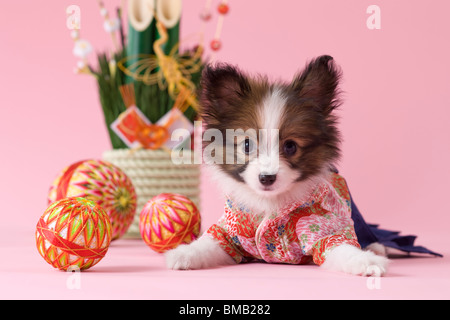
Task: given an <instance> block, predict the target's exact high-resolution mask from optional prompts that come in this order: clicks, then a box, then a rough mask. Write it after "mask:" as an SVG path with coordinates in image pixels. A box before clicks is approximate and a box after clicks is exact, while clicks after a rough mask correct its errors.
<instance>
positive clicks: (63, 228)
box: [36, 198, 111, 270]
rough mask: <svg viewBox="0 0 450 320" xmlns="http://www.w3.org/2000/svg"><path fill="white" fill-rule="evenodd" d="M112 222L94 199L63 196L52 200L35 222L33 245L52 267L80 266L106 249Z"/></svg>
mask: <svg viewBox="0 0 450 320" xmlns="http://www.w3.org/2000/svg"><path fill="white" fill-rule="evenodd" d="M110 242H111V223H110V222H109V217H108V215H107V214H106V213H105V211H104V210H103V209H102V208H101V207H100V206H99V205H97V204H96V203H95V202H94V201H91V200H87V199H84V198H66V199H62V200H59V201H56V202H53V203H52V204H51V205H50V206H49V207H48V208H47V210H45V212H44V214H43V215H42V216H41V218H40V219H39V221H38V223H37V226H36V246H37V249H38V251H39V253H40V255H41V256H42V257H43V258H44V259H45V261H47V262H48V263H49V264H51V265H52V266H53V267H55V268H57V269H60V270H67V269H68V268H70V267H76V268H78V269H80V270H85V269H88V268H90V267H92V266H94V265H96V264H97V263H98V262H99V261H100V260H101V259H102V258H103V257H104V256H105V254H106V252H107V251H108V247H109V244H110Z"/></svg>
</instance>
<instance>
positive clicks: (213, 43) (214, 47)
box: [211, 39, 222, 51]
mask: <svg viewBox="0 0 450 320" xmlns="http://www.w3.org/2000/svg"><path fill="white" fill-rule="evenodd" d="M221 46H222V43H221V42H220V40H218V39H214V40H213V41H211V49H212V50H214V51H217V50H219V49H220V47H221Z"/></svg>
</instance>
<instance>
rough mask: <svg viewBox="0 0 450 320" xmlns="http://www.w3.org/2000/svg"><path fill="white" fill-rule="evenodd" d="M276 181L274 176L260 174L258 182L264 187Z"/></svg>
mask: <svg viewBox="0 0 450 320" xmlns="http://www.w3.org/2000/svg"><path fill="white" fill-rule="evenodd" d="M276 179H277V175H276V174H260V175H259V182H261V184H262V185H264V186H271V185H272V184H273V183H274V182H275V180H276Z"/></svg>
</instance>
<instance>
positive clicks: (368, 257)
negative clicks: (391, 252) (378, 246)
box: [322, 244, 389, 277]
mask: <svg viewBox="0 0 450 320" xmlns="http://www.w3.org/2000/svg"><path fill="white" fill-rule="evenodd" d="M388 264H389V260H388V259H387V258H386V257H383V256H379V255H376V254H374V253H373V252H371V251H363V250H360V249H358V248H356V247H354V246H351V245H346V244H344V245H341V246H339V247H336V248H334V249H333V250H332V251H331V252H330V253H329V254H328V256H327V259H326V260H325V262H324V263H323V264H322V267H323V268H325V269H328V270H335V271H342V272H345V273H349V274H354V275H361V276H378V277H379V276H382V275H384V274H385V273H386V271H387V266H388Z"/></svg>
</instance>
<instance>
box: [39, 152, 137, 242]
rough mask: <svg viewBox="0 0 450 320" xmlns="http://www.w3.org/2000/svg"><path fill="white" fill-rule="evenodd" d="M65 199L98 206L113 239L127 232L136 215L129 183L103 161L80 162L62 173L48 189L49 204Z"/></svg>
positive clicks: (134, 196)
mask: <svg viewBox="0 0 450 320" xmlns="http://www.w3.org/2000/svg"><path fill="white" fill-rule="evenodd" d="M67 197H82V198H86V199H90V200H93V201H95V202H96V203H97V204H98V205H100V206H101V207H102V208H103V209H104V210H105V211H106V213H107V214H108V216H109V218H110V221H111V225H112V239H113V240H114V239H118V238H120V237H121V236H122V235H123V234H124V233H125V232H126V231H127V230H128V228H129V227H130V225H131V223H132V222H133V218H134V216H135V213H136V202H137V200H136V192H135V189H134V186H133V184H132V182H131V180H130V179H129V178H128V176H127V175H126V174H125V173H124V172H123V171H122V170H121V169H119V168H118V167H116V166H114V165H113V164H111V163H109V162H106V161H101V160H84V161H79V162H76V163H74V164H72V165H70V166H68V167H67V168H65V169H64V170H62V171H61V172H60V174H59V175H58V176H57V177H56V179H55V181H54V182H53V184H52V186H51V187H50V190H49V194H48V202H49V203H52V202H53V201H57V200H60V199H64V198H67Z"/></svg>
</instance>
